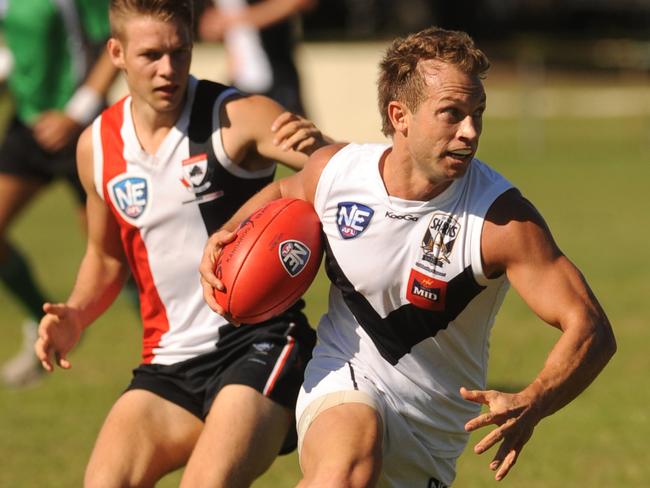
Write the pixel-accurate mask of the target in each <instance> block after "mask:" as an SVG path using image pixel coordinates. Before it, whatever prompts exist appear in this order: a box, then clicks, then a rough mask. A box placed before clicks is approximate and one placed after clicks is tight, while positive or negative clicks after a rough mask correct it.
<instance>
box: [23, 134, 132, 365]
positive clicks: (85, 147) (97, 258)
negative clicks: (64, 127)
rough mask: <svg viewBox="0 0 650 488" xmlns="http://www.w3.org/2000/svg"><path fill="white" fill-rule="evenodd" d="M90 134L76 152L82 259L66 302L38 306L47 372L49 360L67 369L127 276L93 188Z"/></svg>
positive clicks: (112, 226) (38, 347) (111, 224)
mask: <svg viewBox="0 0 650 488" xmlns="http://www.w3.org/2000/svg"><path fill="white" fill-rule="evenodd" d="M91 130H92V129H91V128H88V129H86V130H85V131H84V133H83V134H82V135H81V137H80V139H79V145H78V148H77V161H78V169H79V177H80V179H81V182H82V184H83V186H84V189H85V190H86V194H87V196H88V198H87V203H86V212H87V217H88V242H87V246H86V253H85V255H84V257H83V259H82V261H81V265H80V267H79V271H78V273H77V279H76V282H75V285H74V288H73V290H72V293H71V294H70V297H69V298H68V299H67V300H66V302H65V303H57V304H51V303H46V304H45V305H43V311H44V312H45V316H44V317H43V318H42V319H41V323H40V326H39V337H38V339H37V341H36V344H35V346H34V348H35V351H36V355H37V357H38V358H39V360H40V361H41V364H42V365H43V367H44V368H45V369H46V370H47V371H53V369H54V366H53V360H52V356H53V355H54V357H55V359H56V363H57V364H58V365H59V366H60V367H62V368H64V369H68V368H69V367H70V362H69V361H68V359H67V354H68V352H69V351H70V350H71V349H72V348H73V347H74V346H75V345H76V344H77V342H78V341H79V338H80V336H81V332H82V331H83V329H84V328H86V327H87V326H88V325H90V324H91V323H92V322H93V321H94V320H95V319H96V318H97V317H99V316H100V315H101V314H102V313H103V312H104V310H106V309H107V308H108V307H109V305H110V304H111V303H113V300H115V297H116V296H117V294H118V293H119V291H120V289H121V287H122V285H123V283H124V280H125V279H126V276H127V269H128V268H127V264H126V259H125V257H124V253H123V251H122V245H121V241H120V237H119V236H120V232H119V228H118V225H117V223H116V222H115V219H114V218H113V216H112V215H111V213H110V209H109V208H108V206H107V205H106V204H105V203H104V201H103V200H102V199H101V198H100V197H99V195H98V194H97V192H96V191H95V189H94V187H93V166H92V141H91Z"/></svg>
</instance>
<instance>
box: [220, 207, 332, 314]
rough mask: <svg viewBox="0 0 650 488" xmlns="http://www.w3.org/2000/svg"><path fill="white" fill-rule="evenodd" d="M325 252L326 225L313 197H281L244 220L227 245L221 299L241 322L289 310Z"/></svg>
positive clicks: (224, 250) (222, 260)
mask: <svg viewBox="0 0 650 488" xmlns="http://www.w3.org/2000/svg"><path fill="white" fill-rule="evenodd" d="M322 255H323V246H322V242H321V226H320V221H319V219H318V216H317V215H316V212H315V211H314V208H313V207H312V206H311V204H310V203H308V202H305V201H304V200H298V199H293V198H281V199H279V200H275V201H273V202H270V203H268V204H267V205H265V206H264V207H262V208H260V209H259V210H257V211H255V212H254V213H253V214H252V215H251V216H250V217H249V218H248V219H246V220H245V221H243V222H242V223H241V224H240V226H239V228H238V229H237V237H236V238H235V240H234V241H232V242H231V243H229V244H227V245H226V246H224V248H223V250H222V252H221V254H220V255H219V257H218V259H217V262H216V265H215V274H216V276H217V278H219V279H220V280H221V282H222V283H223V284H224V286H225V288H226V289H225V291H223V292H222V291H218V290H215V298H216V299H217V303H219V305H221V306H222V307H223V308H224V310H225V311H226V312H228V313H229V314H230V316H231V317H232V318H233V319H234V320H235V321H237V322H240V323H248V324H256V323H259V322H263V321H264V320H267V319H270V318H271V317H273V316H275V315H278V314H279V313H282V312H284V311H285V310H286V309H287V308H289V307H290V306H291V305H293V304H294V303H295V302H296V301H297V300H298V299H299V298H300V297H301V296H302V294H303V293H304V292H305V291H306V290H307V288H309V285H311V282H312V281H313V280H314V278H315V276H316V273H318V268H319V266H320V261H321V257H322Z"/></svg>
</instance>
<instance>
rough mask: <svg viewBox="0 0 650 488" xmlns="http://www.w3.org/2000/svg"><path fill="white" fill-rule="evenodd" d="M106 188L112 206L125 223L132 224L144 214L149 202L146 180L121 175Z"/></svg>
mask: <svg viewBox="0 0 650 488" xmlns="http://www.w3.org/2000/svg"><path fill="white" fill-rule="evenodd" d="M108 187H109V194H110V197H111V199H112V201H113V204H114V206H115V207H116V208H117V209H118V210H119V211H120V213H121V214H122V216H123V217H124V218H125V219H126V220H127V221H129V222H134V221H136V220H137V219H138V218H140V217H141V216H142V214H144V212H145V210H146V209H147V206H148V203H149V200H150V195H149V184H148V181H147V179H146V178H143V177H139V176H127V177H125V176H124V175H121V176H118V177H117V178H115V179H113V180H111V181H110V182H109V183H108Z"/></svg>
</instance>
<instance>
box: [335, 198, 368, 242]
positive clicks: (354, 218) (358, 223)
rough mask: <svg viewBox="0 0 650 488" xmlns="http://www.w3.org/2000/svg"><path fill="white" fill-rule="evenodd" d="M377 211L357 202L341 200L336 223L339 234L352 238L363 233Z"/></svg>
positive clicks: (345, 237)
mask: <svg viewBox="0 0 650 488" xmlns="http://www.w3.org/2000/svg"><path fill="white" fill-rule="evenodd" d="M374 213H375V211H374V210H373V209H371V208H370V207H366V206H365V205H363V204H361V203H356V202H341V203H339V209H338V211H337V212H336V225H337V226H338V228H339V234H341V237H342V238H343V239H352V238H354V237H357V236H358V235H359V234H361V233H362V232H363V231H364V230H366V228H367V227H368V224H370V219H371V218H372V214H374Z"/></svg>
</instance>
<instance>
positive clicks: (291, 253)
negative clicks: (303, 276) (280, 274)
mask: <svg viewBox="0 0 650 488" xmlns="http://www.w3.org/2000/svg"><path fill="white" fill-rule="evenodd" d="M278 250H279V254H280V262H281V263H282V266H283V267H284V269H285V270H286V271H287V273H289V276H291V277H292V278H293V277H295V276H298V275H299V274H300V272H301V271H302V270H303V269H305V266H306V265H307V262H308V261H309V256H310V255H311V251H310V250H309V248H308V247H307V246H306V245H304V244H303V243H302V242H300V241H284V242H281V243H280V246H279V247H278Z"/></svg>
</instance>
